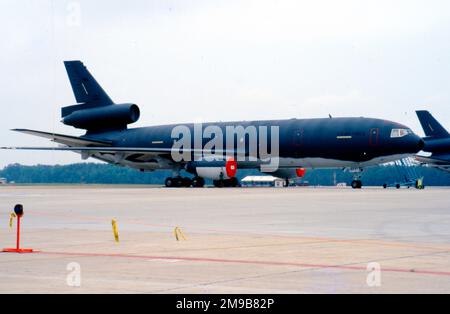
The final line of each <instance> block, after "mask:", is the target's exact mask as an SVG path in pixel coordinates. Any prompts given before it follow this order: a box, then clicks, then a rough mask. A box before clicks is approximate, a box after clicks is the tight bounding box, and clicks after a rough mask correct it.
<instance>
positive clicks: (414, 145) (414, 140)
mask: <svg viewBox="0 0 450 314" xmlns="http://www.w3.org/2000/svg"><path fill="white" fill-rule="evenodd" d="M405 144H406V145H407V146H408V148H409V149H410V151H411V152H412V153H418V152H420V151H421V150H423V148H424V147H425V142H424V140H423V139H422V138H421V137H420V136H418V135H416V134H411V135H410V136H408V138H407V139H406V143H405Z"/></svg>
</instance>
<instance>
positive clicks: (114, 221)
mask: <svg viewBox="0 0 450 314" xmlns="http://www.w3.org/2000/svg"><path fill="white" fill-rule="evenodd" d="M111 224H112V229H113V233H114V239H115V240H116V242H117V243H119V230H118V228H117V221H116V220H115V219H113V220H112V222H111Z"/></svg>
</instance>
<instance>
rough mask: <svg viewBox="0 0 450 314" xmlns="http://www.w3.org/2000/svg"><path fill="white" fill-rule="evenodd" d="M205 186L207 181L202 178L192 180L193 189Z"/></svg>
mask: <svg viewBox="0 0 450 314" xmlns="http://www.w3.org/2000/svg"><path fill="white" fill-rule="evenodd" d="M204 186H205V179H203V178H201V177H195V178H194V179H192V187H193V188H202V187H204Z"/></svg>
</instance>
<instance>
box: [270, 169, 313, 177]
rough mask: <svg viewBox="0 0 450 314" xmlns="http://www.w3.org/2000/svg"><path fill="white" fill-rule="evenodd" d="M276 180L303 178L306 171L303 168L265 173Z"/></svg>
mask: <svg viewBox="0 0 450 314" xmlns="http://www.w3.org/2000/svg"><path fill="white" fill-rule="evenodd" d="M267 174H270V175H272V176H274V177H277V178H282V179H295V178H303V177H304V176H305V174H306V169H304V168H282V169H278V170H277V171H275V172H270V173H267Z"/></svg>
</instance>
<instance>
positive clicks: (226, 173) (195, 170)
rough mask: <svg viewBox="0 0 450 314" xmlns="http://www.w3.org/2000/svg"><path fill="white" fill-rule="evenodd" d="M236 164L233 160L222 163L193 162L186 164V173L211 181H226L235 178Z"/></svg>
mask: <svg viewBox="0 0 450 314" xmlns="http://www.w3.org/2000/svg"><path fill="white" fill-rule="evenodd" d="M237 170H238V168H237V162H236V161H235V160H234V159H228V160H226V161H225V160H224V161H211V162H208V161H193V162H190V163H189V164H187V166H186V171H188V172H189V173H192V174H194V175H196V176H199V177H202V178H205V179H211V180H228V179H232V178H235V177H236V174H237Z"/></svg>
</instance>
